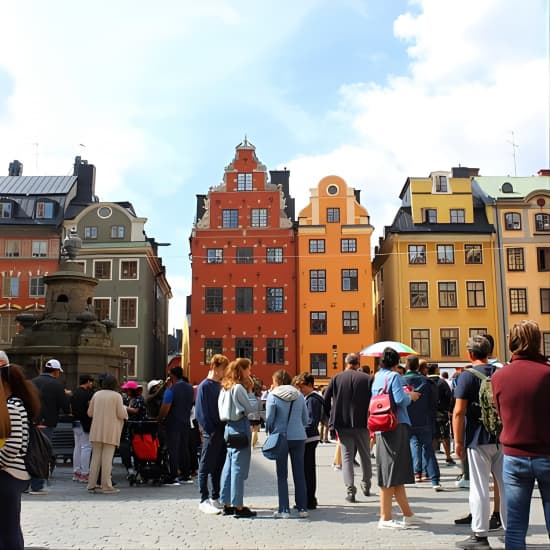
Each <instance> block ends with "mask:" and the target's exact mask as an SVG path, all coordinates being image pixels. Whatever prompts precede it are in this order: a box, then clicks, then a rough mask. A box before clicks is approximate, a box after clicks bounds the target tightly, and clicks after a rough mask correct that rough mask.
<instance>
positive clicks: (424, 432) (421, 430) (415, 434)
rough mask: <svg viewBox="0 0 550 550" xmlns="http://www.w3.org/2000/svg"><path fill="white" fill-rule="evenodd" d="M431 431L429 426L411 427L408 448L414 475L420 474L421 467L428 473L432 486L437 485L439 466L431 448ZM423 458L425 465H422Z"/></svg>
mask: <svg viewBox="0 0 550 550" xmlns="http://www.w3.org/2000/svg"><path fill="white" fill-rule="evenodd" d="M432 438H433V431H432V427H431V425H428V426H411V434H410V446H411V455H412V460H413V468H414V473H415V474H421V473H422V466H424V467H425V469H426V471H427V472H428V477H429V478H430V480H431V482H432V485H439V477H440V472H439V464H438V463H437V459H436V457H435V452H434V448H433V442H432ZM422 457H424V460H425V462H426V463H425V464H424V465H423V464H422Z"/></svg>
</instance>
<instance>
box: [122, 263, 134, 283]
mask: <svg viewBox="0 0 550 550" xmlns="http://www.w3.org/2000/svg"><path fill="white" fill-rule="evenodd" d="M120 278H121V279H123V280H127V279H137V278H138V261H137V260H121V262H120Z"/></svg>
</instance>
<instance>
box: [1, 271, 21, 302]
mask: <svg viewBox="0 0 550 550" xmlns="http://www.w3.org/2000/svg"><path fill="white" fill-rule="evenodd" d="M2 296H3V297H4V298H17V297H18V296H19V277H8V276H4V277H3V278H2Z"/></svg>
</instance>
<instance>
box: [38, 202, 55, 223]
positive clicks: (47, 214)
mask: <svg viewBox="0 0 550 550" xmlns="http://www.w3.org/2000/svg"><path fill="white" fill-rule="evenodd" d="M35 217H36V218H37V219H51V218H53V203H52V202H45V201H38V202H37V203H36V216H35Z"/></svg>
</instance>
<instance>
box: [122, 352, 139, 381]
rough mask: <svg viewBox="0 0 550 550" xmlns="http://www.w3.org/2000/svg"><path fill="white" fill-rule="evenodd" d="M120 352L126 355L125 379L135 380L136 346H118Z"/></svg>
mask: <svg viewBox="0 0 550 550" xmlns="http://www.w3.org/2000/svg"><path fill="white" fill-rule="evenodd" d="M120 351H121V352H123V353H125V354H126V377H127V378H137V364H136V351H137V346H120Z"/></svg>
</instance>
